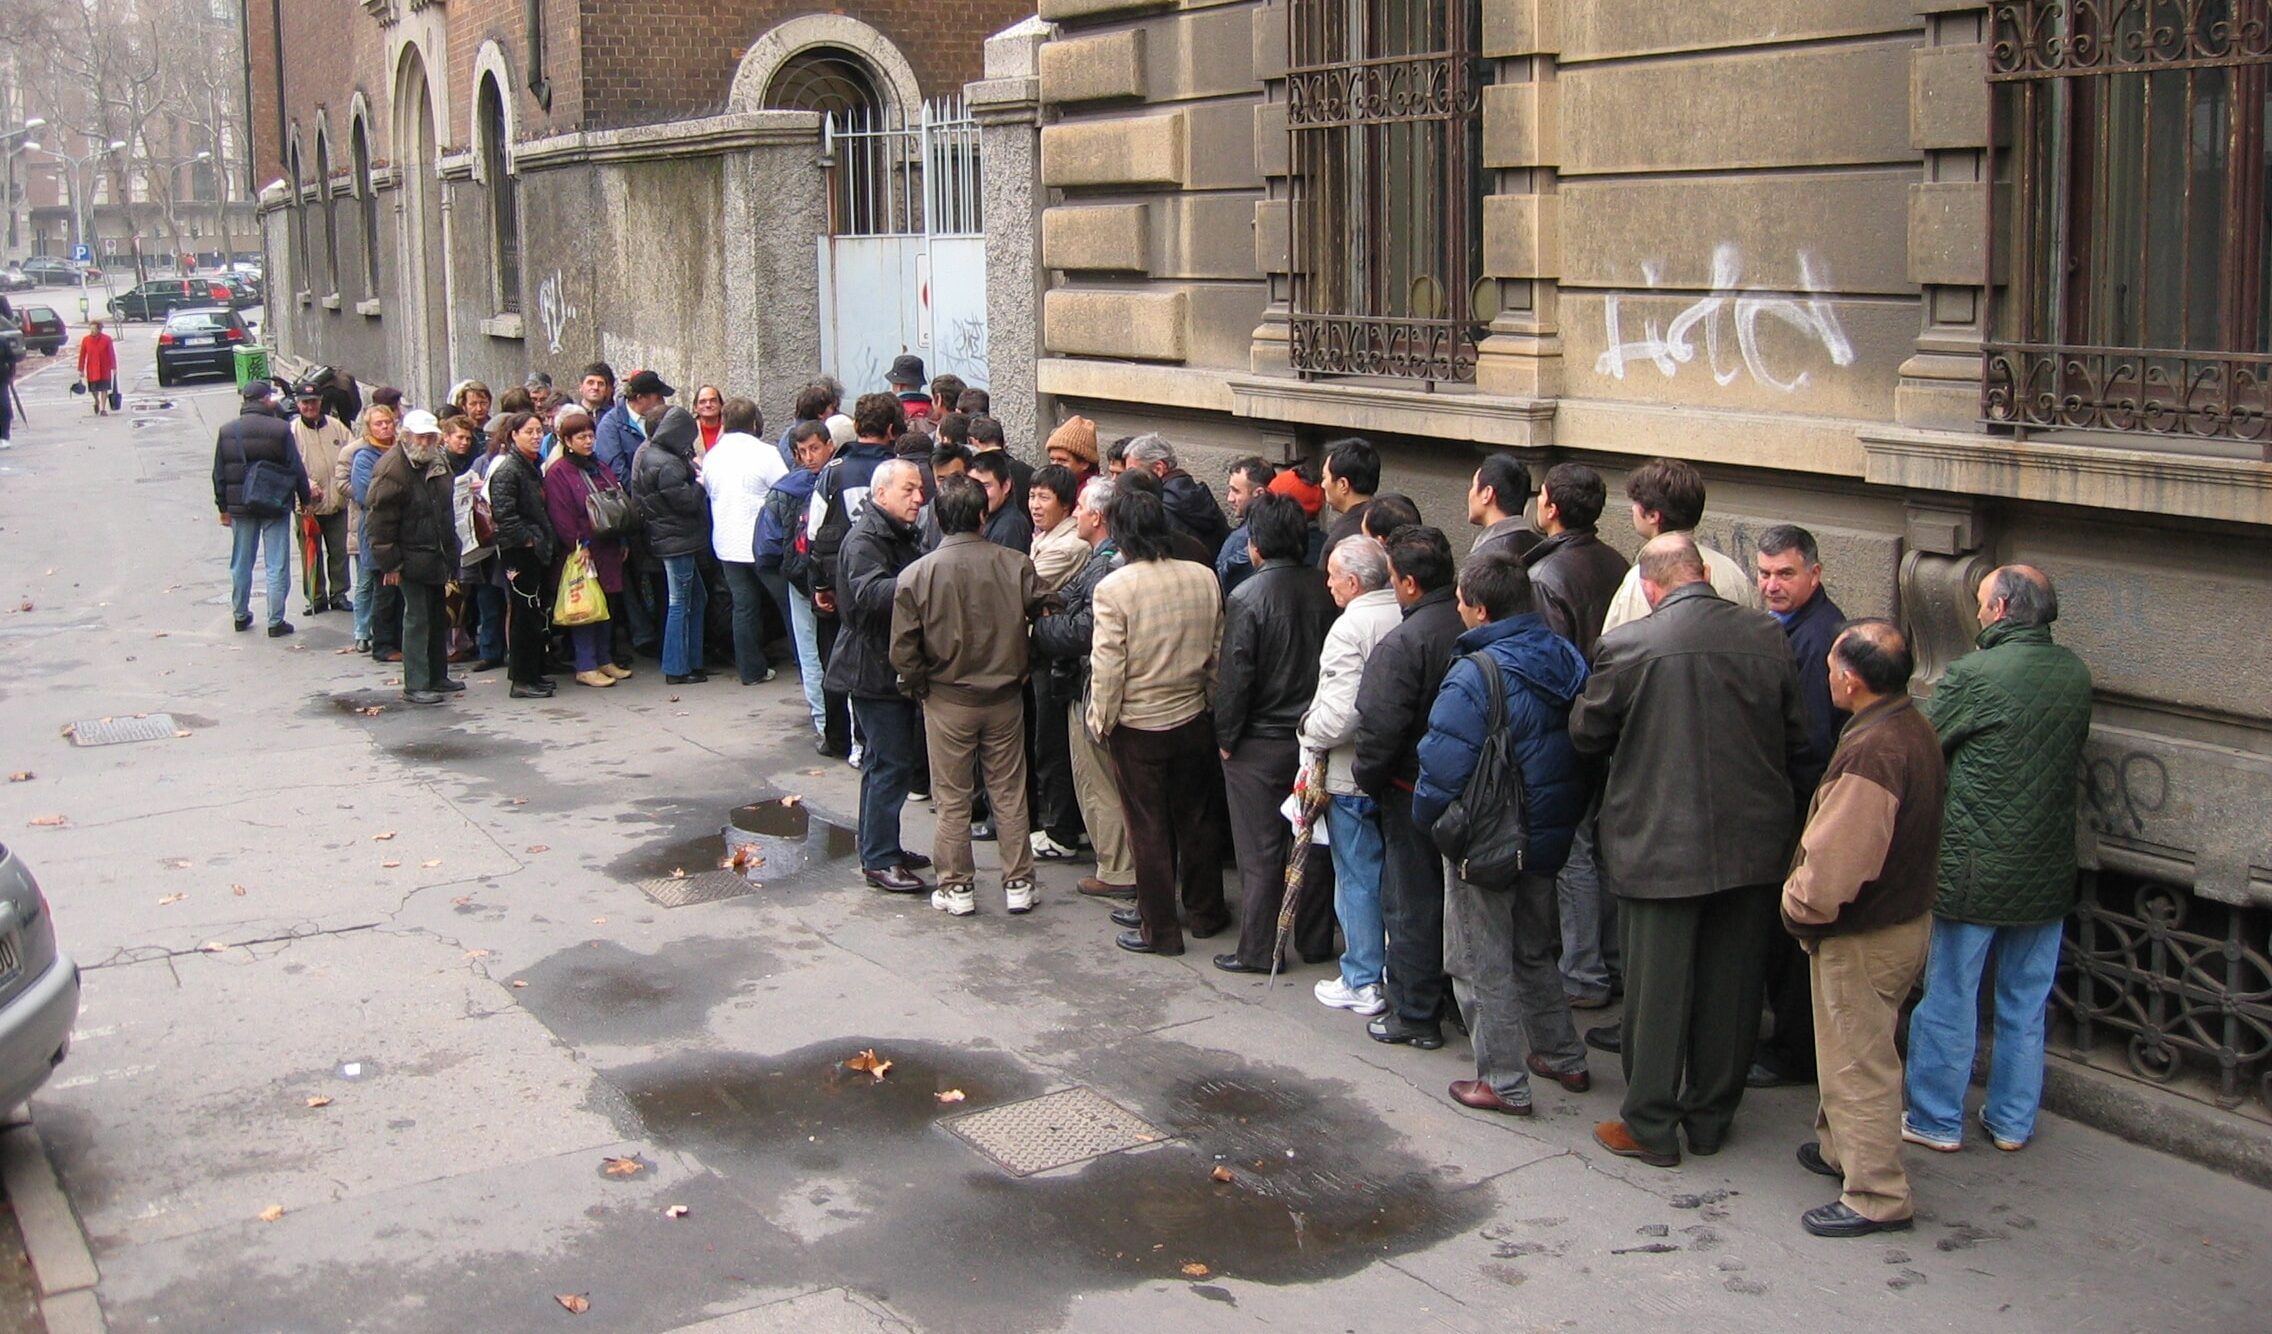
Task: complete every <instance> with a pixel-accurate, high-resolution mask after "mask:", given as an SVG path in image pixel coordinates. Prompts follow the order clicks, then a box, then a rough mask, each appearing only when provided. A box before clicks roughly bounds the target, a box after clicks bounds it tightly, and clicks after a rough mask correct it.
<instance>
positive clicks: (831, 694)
mask: <svg viewBox="0 0 2272 1334" xmlns="http://www.w3.org/2000/svg"><path fill="white" fill-rule="evenodd" d="M843 628H844V621H843V619H842V618H841V617H837V616H827V615H823V614H821V613H819V612H817V611H816V612H815V613H814V614H813V638H815V639H816V640H818V641H819V642H820V663H821V667H822V669H823V670H826V669H827V667H828V660H829V659H830V658H831V657H833V656H834V655H835V653H836V633H837V631H839V630H841V629H843ZM821 712H822V714H823V715H824V716H825V717H826V719H827V722H826V725H825V726H824V727H823V729H822V736H823V739H825V740H826V741H827V742H828V746H829V749H831V750H833V751H836V752H837V753H838V754H840V755H849V754H851V753H852V697H851V696H850V695H847V694H845V693H844V692H843V691H841V690H828V689H825V688H824V689H823V690H822V691H821Z"/></svg>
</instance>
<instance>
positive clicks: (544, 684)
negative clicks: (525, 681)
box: [529, 676, 560, 695]
mask: <svg viewBox="0 0 2272 1334" xmlns="http://www.w3.org/2000/svg"><path fill="white" fill-rule="evenodd" d="M529 684H530V685H532V686H535V687H536V688H537V689H539V690H541V691H543V692H544V693H545V694H547V695H549V694H551V693H552V692H553V691H555V690H558V689H559V688H560V683H559V682H558V681H555V680H553V679H552V678H551V677H549V676H540V677H538V678H537V679H535V680H534V681H531V682H529Z"/></svg>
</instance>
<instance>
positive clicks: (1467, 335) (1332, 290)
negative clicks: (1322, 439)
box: [1287, 0, 1497, 382]
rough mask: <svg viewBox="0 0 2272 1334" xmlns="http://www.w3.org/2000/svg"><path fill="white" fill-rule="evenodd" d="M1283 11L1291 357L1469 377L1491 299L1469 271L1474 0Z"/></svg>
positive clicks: (1397, 0) (1339, 0) (1476, 246)
mask: <svg viewBox="0 0 2272 1334" xmlns="http://www.w3.org/2000/svg"><path fill="white" fill-rule="evenodd" d="M1287 9H1288V22H1289V24H1290V25H1291V31H1290V33H1289V38H1290V46H1289V51H1290V55H1291V60H1290V66H1289V70H1288V76H1287V113H1288V120H1289V123H1290V124H1291V126H1292V131H1293V180H1294V192H1293V204H1294V254H1293V310H1292V331H1291V345H1292V357H1293V365H1294V369H1295V370H1296V371H1298V372H1300V373H1301V374H1303V375H1304V376H1326V375H1370V376H1388V377H1394V378H1398V379H1410V380H1428V381H1449V382H1463V381H1473V380H1474V379H1475V349H1476V344H1477V342H1479V341H1480V340H1481V338H1482V336H1483V329H1482V325H1483V324H1485V323H1487V322H1488V321H1489V320H1490V318H1491V316H1492V315H1493V314H1494V313H1495V307H1496V304H1497V303H1496V301H1495V300H1492V299H1489V298H1488V297H1487V296H1484V295H1483V293H1487V292H1488V291H1489V290H1491V286H1492V285H1491V284H1489V283H1488V282H1486V281H1483V280H1482V268H1483V264H1482V246H1483V186H1482V179H1481V173H1480V166H1479V164H1480V162H1481V159H1482V118H1481V116H1480V114H1479V110H1480V105H1481V98H1482V85H1483V83H1484V82H1485V79H1486V73H1485V66H1484V64H1483V62H1482V61H1481V60H1480V59H1479V58H1478V57H1477V54H1476V51H1477V36H1478V32H1479V29H1480V26H1481V6H1480V3H1479V0H1448V2H1447V0H1293V3H1292V4H1290V5H1289V6H1288V7H1287ZM1479 288H1480V289H1481V292H1479ZM1479 307H1489V308H1485V309H1479Z"/></svg>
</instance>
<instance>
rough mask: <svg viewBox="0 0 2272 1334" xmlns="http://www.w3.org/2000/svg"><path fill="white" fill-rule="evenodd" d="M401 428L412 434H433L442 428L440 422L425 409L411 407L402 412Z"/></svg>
mask: <svg viewBox="0 0 2272 1334" xmlns="http://www.w3.org/2000/svg"><path fill="white" fill-rule="evenodd" d="M402 429H403V430H405V431H408V432H409V433H410V434H412V435H433V434H435V433H436V432H438V431H440V430H441V429H442V424H441V423H440V422H438V421H435V420H434V414H433V413H431V412H428V411H427V410H426V409H424V408H412V409H411V410H410V411H408V412H406V413H404V414H402Z"/></svg>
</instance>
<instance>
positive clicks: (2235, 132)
mask: <svg viewBox="0 0 2272 1334" xmlns="http://www.w3.org/2000/svg"><path fill="white" fill-rule="evenodd" d="M1989 23H1990V41H1989V75H1988V77H1989V80H1990V82H1991V84H1992V85H1993V87H1992V92H1993V94H1994V107H1995V111H1994V126H1993V130H1992V142H1993V144H1994V149H1993V154H1994V167H1995V177H1996V179H1995V190H1994V191H1993V195H1992V197H1993V199H1994V200H1995V203H1994V205H1993V208H1994V216H1993V218H1992V220H1991V226H1990V229H1989V270H1988V271H1989V274H1990V275H1991V286H1990V301H1991V310H1990V323H1989V338H1988V339H1987V341H1986V342H1985V344H1984V364H1983V374H1982V383H1981V406H1982V412H1983V415H1984V416H1985V417H1986V419H1987V420H1988V421H1989V422H1990V423H1992V424H1996V425H2003V426H2009V427H2013V428H2015V429H2016V431H2017V432H2018V433H2020V434H2022V435H2025V434H2026V433H2028V432H2030V431H2044V430H2106V431H2122V432H2135V433H2142V434H2147V435H2154V436H2162V437H2177V438H2190V439H2193V440H2197V441H2212V442H2241V443H2245V444H2257V445H2261V446H2263V447H2264V449H2265V451H2266V454H2267V456H2268V457H2272V294H2268V289H2272V191H2268V183H2272V98H2268V97H2267V95H2266V94H2267V83H2268V75H2272V0H1996V2H1995V3H1992V4H1991V5H1990V6H1989Z"/></svg>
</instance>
